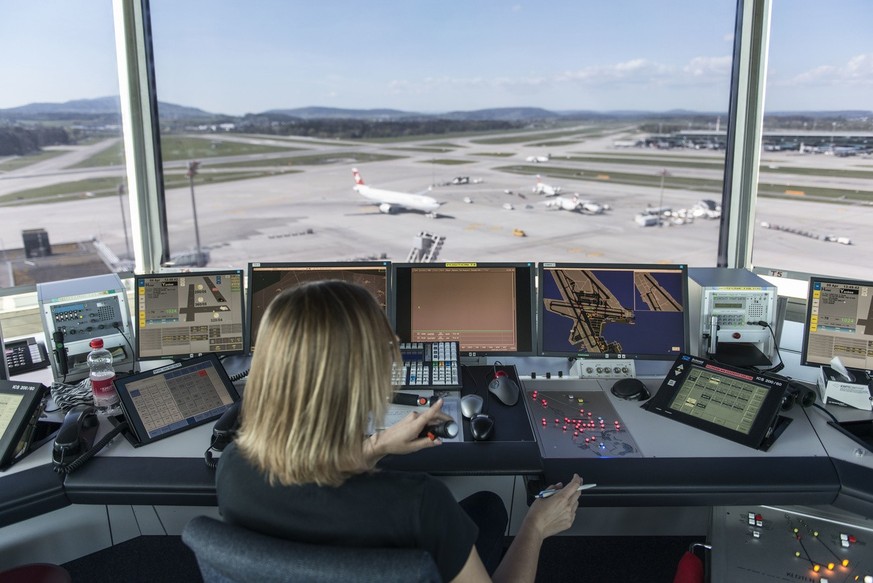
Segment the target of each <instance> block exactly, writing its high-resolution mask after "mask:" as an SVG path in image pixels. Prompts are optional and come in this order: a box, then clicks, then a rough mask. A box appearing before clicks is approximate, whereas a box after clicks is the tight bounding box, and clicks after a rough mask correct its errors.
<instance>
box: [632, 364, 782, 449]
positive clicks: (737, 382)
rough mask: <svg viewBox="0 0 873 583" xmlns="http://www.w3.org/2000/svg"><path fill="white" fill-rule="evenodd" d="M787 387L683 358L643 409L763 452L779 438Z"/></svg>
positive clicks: (771, 379) (759, 376)
mask: <svg viewBox="0 0 873 583" xmlns="http://www.w3.org/2000/svg"><path fill="white" fill-rule="evenodd" d="M787 388H788V383H787V381H784V380H782V379H778V378H774V377H770V376H767V375H763V374H760V373H757V372H754V371H749V370H745V369H741V368H735V367H732V366H726V365H723V364H721V363H717V362H714V361H710V360H706V359H703V358H698V357H695V356H689V355H687V354H683V355H681V356H680V357H679V358H678V359H676V362H675V363H674V364H673V366H672V367H671V368H670V370H669V372H668V373H667V376H666V378H665V379H664V382H663V383H662V384H661V387H660V388H659V389H658V393H657V394H656V395H655V396H654V397H652V399H651V400H650V401H649V402H648V403H646V405H645V408H646V409H648V410H649V411H652V412H653V413H658V414H660V415H664V416H665V417H670V418H672V419H675V420H676V421H680V422H682V423H686V424H687V425H691V426H693V427H697V428H698V429H702V430H704V431H708V432H710V433H713V434H715V435H719V436H721V437H724V438H726V439H730V440H732V441H736V442H738V443H742V444H743V445H747V446H749V447H754V448H759V449H765V448H766V447H768V446H769V443H768V442H767V440H768V438H770V437H772V438H773V439H775V436H772V435H771V434H772V433H773V430H774V428H775V427H776V422H777V418H778V413H779V411H780V410H781V406H782V399H783V397H784V396H785V391H786V390H787Z"/></svg>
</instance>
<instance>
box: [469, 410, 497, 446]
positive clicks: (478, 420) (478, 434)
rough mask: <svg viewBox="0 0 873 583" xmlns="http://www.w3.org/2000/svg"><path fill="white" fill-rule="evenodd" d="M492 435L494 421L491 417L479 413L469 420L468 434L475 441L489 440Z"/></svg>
mask: <svg viewBox="0 0 873 583" xmlns="http://www.w3.org/2000/svg"><path fill="white" fill-rule="evenodd" d="M492 433H494V419H493V418H492V417H491V415H485V414H482V413H480V414H479V415H476V416H474V417H473V418H472V419H470V434H471V435H472V436H473V439H474V440H475V441H485V440H486V439H491V434H492Z"/></svg>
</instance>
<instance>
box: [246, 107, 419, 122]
mask: <svg viewBox="0 0 873 583" xmlns="http://www.w3.org/2000/svg"><path fill="white" fill-rule="evenodd" d="M257 115H263V116H271V115H283V116H288V117H296V118H299V119H369V120H380V119H381V120H396V119H403V118H409V117H422V114H420V113H414V112H408V111H400V110H399V109H342V108H337V107H297V108H295V109H270V110H268V111H264V112H262V113H260V114H257Z"/></svg>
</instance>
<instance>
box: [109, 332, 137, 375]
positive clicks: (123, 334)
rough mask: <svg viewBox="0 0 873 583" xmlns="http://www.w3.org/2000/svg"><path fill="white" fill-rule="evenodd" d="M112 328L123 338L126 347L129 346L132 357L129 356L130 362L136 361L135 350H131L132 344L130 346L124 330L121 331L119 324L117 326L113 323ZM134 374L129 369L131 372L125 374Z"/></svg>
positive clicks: (132, 370)
mask: <svg viewBox="0 0 873 583" xmlns="http://www.w3.org/2000/svg"><path fill="white" fill-rule="evenodd" d="M112 327H113V328H115V329H116V330H118V333H119V334H121V337H122V338H124V341H125V342H127V345H128V346H130V354H131V355H133V356H131V359H130V360H131V361H134V360H136V357H135V355H136V350H135V349H134V348H133V344H131V343H130V340H129V339H128V338H127V334H125V333H124V330H122V328H121V324H119V323H118V322H113V323H112ZM134 372H135V371H134V369H131V371H130V372H129V373H127V374H133V373H134Z"/></svg>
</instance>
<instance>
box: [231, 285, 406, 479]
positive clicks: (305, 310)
mask: <svg viewBox="0 0 873 583" xmlns="http://www.w3.org/2000/svg"><path fill="white" fill-rule="evenodd" d="M256 346H257V349H256V350H255V354H254V356H253V358H252V363H251V370H250V373H249V376H248V381H247V383H246V388H245V392H244V394H243V406H242V411H243V414H242V424H241V427H240V432H239V435H238V437H237V444H238V447H239V449H240V451H241V452H242V453H243V455H244V456H245V457H246V458H247V459H248V460H249V461H250V462H251V463H253V464H254V465H255V467H257V468H258V469H260V470H261V471H263V472H264V473H265V474H266V475H267V477H268V479H269V480H270V483H273V484H275V483H276V482H278V483H280V484H284V485H291V484H303V483H311V482H315V483H317V484H319V485H334V486H336V485H339V484H341V483H342V482H343V481H344V480H345V479H346V478H347V477H349V476H350V475H352V474H354V473H357V472H360V471H363V469H364V468H365V460H364V450H363V444H364V436H365V433H366V432H367V428H368V425H369V421H370V418H371V415H372V416H373V418H374V419H381V418H382V417H383V416H384V413H385V409H386V407H387V403H388V399H389V398H390V396H391V392H392V386H391V367H392V365H393V363H394V362H395V361H399V358H400V354H399V350H398V347H397V346H396V345H395V336H394V332H393V330H392V329H391V325H390V323H389V322H388V319H387V317H386V316H385V312H384V311H383V310H382V308H381V307H380V306H379V304H377V303H376V300H375V299H374V298H373V296H372V295H371V294H370V292H368V291H367V290H366V289H365V288H363V287H361V286H359V285H356V284H351V283H346V282H343V281H321V282H315V283H308V284H304V285H301V286H299V287H296V288H294V289H292V290H289V291H286V292H284V293H282V294H281V295H279V296H278V297H276V299H274V300H273V301H272V302H271V303H270V305H269V307H268V308H267V310H266V313H265V314H264V318H263V320H262V322H261V325H260V329H259V332H258V337H257V342H256Z"/></svg>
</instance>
